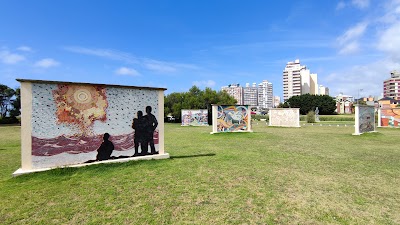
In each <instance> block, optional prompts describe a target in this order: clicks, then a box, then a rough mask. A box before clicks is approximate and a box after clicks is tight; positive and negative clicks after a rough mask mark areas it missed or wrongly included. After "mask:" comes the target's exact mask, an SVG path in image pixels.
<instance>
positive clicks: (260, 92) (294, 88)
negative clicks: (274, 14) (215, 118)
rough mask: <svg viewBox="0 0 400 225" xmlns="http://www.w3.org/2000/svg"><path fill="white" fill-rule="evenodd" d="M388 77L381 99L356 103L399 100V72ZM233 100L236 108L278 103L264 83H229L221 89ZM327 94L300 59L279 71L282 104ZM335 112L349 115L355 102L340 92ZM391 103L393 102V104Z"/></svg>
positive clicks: (270, 84) (373, 98)
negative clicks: (280, 74) (281, 84)
mask: <svg viewBox="0 0 400 225" xmlns="http://www.w3.org/2000/svg"><path fill="white" fill-rule="evenodd" d="M390 75H391V77H390V78H389V79H386V80H385V81H384V82H383V95H382V96H381V97H371V96H370V97H368V98H364V97H363V98H361V99H360V100H361V101H363V102H365V103H366V104H368V105H375V106H379V104H378V100H379V99H382V98H384V99H392V100H393V101H395V102H397V101H400V72H399V71H396V70H394V71H391V72H390ZM221 89H222V90H224V91H226V92H227V93H228V94H229V95H231V96H232V97H234V98H235V99H236V100H237V104H238V105H250V106H253V107H257V108H259V109H267V108H274V107H277V106H278V105H279V104H280V102H281V101H280V97H279V96H274V95H273V85H272V83H271V82H269V81H268V80H263V81H262V82H261V83H259V84H257V83H252V84H249V83H246V86H245V87H242V86H240V84H231V85H228V86H224V87H222V88H221ZM307 93H308V94H315V95H317V94H318V95H329V88H328V87H325V86H323V85H318V75H317V74H316V73H311V72H310V70H309V69H308V68H307V66H305V65H301V64H300V60H299V59H296V60H295V61H292V62H288V63H287V64H286V67H285V69H284V70H283V101H286V100H288V99H289V98H291V97H292V96H297V95H302V94H307ZM335 101H336V104H337V113H339V114H344V113H352V112H353V104H355V102H357V101H358V100H357V99H354V97H352V96H349V95H343V93H341V94H339V95H338V96H335ZM393 104H395V103H393Z"/></svg>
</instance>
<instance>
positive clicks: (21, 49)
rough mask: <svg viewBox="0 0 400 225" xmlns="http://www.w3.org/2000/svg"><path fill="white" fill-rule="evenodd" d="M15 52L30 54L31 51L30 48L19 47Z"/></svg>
mask: <svg viewBox="0 0 400 225" xmlns="http://www.w3.org/2000/svg"><path fill="white" fill-rule="evenodd" d="M17 50H19V51H23V52H31V51H32V48H31V47H28V46H19V47H18V48H17Z"/></svg>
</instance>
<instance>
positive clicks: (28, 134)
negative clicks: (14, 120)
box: [21, 82, 32, 170]
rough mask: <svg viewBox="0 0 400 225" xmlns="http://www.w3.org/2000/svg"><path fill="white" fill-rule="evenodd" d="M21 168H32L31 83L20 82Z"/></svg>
mask: <svg viewBox="0 0 400 225" xmlns="http://www.w3.org/2000/svg"><path fill="white" fill-rule="evenodd" d="M21 169H22V170H31V169H32V83H30V82H21Z"/></svg>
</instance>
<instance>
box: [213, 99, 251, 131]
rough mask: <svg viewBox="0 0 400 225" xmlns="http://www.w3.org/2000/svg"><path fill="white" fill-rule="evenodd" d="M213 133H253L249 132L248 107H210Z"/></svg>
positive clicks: (249, 115)
mask: <svg viewBox="0 0 400 225" xmlns="http://www.w3.org/2000/svg"><path fill="white" fill-rule="evenodd" d="M212 113H213V115H212V118H213V120H212V121H213V131H212V132H211V133H212V134H214V133H222V132H253V131H252V130H251V112H250V107H249V106H248V105H212Z"/></svg>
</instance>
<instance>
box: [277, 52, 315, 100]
mask: <svg viewBox="0 0 400 225" xmlns="http://www.w3.org/2000/svg"><path fill="white" fill-rule="evenodd" d="M317 76H318V75H317V74H316V73H310V70H309V69H307V67H306V66H302V65H300V60H299V59H296V60H295V61H294V62H288V63H287V64H286V67H285V69H284V70H283V100H284V101H286V100H288V99H289V98H290V97H292V96H296V95H302V94H307V93H309V94H318V80H317Z"/></svg>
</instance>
